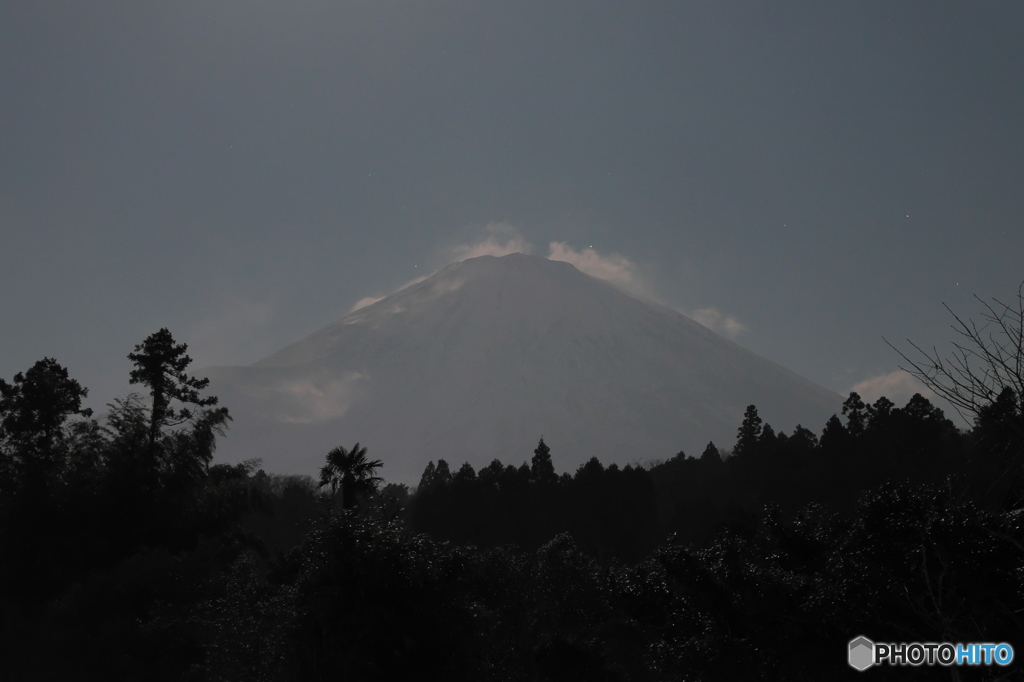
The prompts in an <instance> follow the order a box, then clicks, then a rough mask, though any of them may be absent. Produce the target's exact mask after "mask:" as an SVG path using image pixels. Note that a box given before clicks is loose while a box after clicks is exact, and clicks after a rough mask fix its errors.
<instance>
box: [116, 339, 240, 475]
mask: <svg viewBox="0 0 1024 682" xmlns="http://www.w3.org/2000/svg"><path fill="white" fill-rule="evenodd" d="M187 350H188V345H187V344H184V343H175V342H174V337H173V336H171V332H169V331H168V330H167V329H166V328H162V329H161V330H160V331H158V332H156V333H154V334H150V335H149V336H148V337H146V340H145V341H143V342H142V343H140V344H138V345H137V346H135V352H134V353H129V354H128V359H129V360H131V361H132V362H133V363H134V364H135V369H133V370H132V372H131V375H130V376H131V382H130V383H132V384H142V385H144V386H146V387H148V388H149V395H150V397H151V398H152V400H153V403H152V405H151V407H150V417H149V448H148V450H149V454H150V457H155V454H156V443H157V440H158V438H159V437H160V430H161V429H162V428H163V427H165V426H177V425H179V424H183V423H185V422H187V421H189V420H191V419H192V418H193V417H194V416H195V415H196V408H203V407H209V406H213V405H216V404H217V397H216V396H208V397H206V398H201V397H199V391H201V390H203V389H204V388H206V387H207V385H209V383H210V380H209V379H196V378H194V377H191V376H189V375H188V374H186V373H185V369H186V368H187V367H188V366H189V364H191V362H192V358H190V357H189V356H188V355H186V354H185V351H187ZM172 400H177V401H178V402H180V403H182V404H183V405H185V406H184V407H181V408H180V409H178V410H175V409H173V408H172V407H171V401H172ZM189 406H191V407H189ZM218 413H219V414H220V415H222V418H221V419H220V422H221V423H223V422H224V420H226V419H227V418H228V417H227V410H226V409H225V408H221V410H219V411H218Z"/></svg>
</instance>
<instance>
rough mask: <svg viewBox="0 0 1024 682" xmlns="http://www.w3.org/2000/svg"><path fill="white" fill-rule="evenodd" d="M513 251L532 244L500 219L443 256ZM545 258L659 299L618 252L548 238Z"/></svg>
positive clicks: (721, 329) (701, 312)
mask: <svg viewBox="0 0 1024 682" xmlns="http://www.w3.org/2000/svg"><path fill="white" fill-rule="evenodd" d="M513 253H526V254H530V253H533V245H532V244H531V243H530V242H528V241H527V240H526V238H525V237H524V236H523V234H522V233H521V232H520V231H519V229H518V228H516V227H515V226H514V225H510V224H508V223H501V222H496V223H490V224H488V225H486V226H484V227H483V229H482V234H481V235H480V236H479V237H478V238H476V239H473V240H470V241H467V242H464V243H460V244H455V245H453V246H450V247H448V248H447V249H445V250H444V254H445V257H446V258H447V259H448V261H449V262H453V263H454V262H459V261H464V260H467V259H469V258H478V257H480V256H495V257H501V256H507V255H509V254H513ZM546 258H548V259H549V260H555V261H564V262H566V263H569V264H571V265H572V266H573V267H575V268H576V269H577V270H579V271H580V272H583V273H586V274H588V275H590V276H591V277H596V278H598V279H603V280H605V281H607V282H611V283H612V284H615V285H618V286H620V287H622V288H624V289H626V290H628V291H631V292H632V293H634V294H637V295H640V296H643V297H645V298H649V299H653V300H656V301H660V297H659V296H657V295H656V294H655V293H654V287H653V286H652V285H651V283H650V282H651V279H650V278H649V277H645V276H644V275H643V274H642V272H641V268H640V267H639V266H638V265H637V264H636V263H635V262H634V261H633V260H631V259H630V258H629V257H627V256H624V255H622V254H619V253H614V252H613V253H608V254H603V253H600V252H599V251H597V250H596V249H594V248H593V247H586V248H581V249H575V248H573V247H572V246H570V245H569V243H568V242H564V241H551V242H550V243H549V244H548V254H547V256H546ZM424 279H426V276H423V277H417V278H416V279H413V280H410V281H408V282H406V283H404V284H402V285H401V286H399V287H398V288H396V289H395V291H394V292H392V293H397V292H398V291H401V290H402V289H404V288H406V287H408V286H412V285H413V284H416V283H418V282H422V281H423V280H424ZM385 297H386V296H385V295H384V294H374V295H371V296H365V297H363V298H360V299H359V300H358V301H356V302H355V304H354V305H353V306H352V308H351V309H350V310H349V312H355V311H357V310H360V309H361V308H365V307H367V306H369V305H373V304H374V303H376V302H377V301H380V300H382V299H384V298H385ZM679 312H681V313H683V314H684V315H687V316H689V317H691V318H693V319H694V320H695V321H697V322H699V323H700V324H702V325H704V326H705V327H707V328H709V329H711V330H712V331H715V332H717V333H719V334H721V335H723V336H725V337H727V338H730V339H735V338H736V337H737V336H739V335H740V334H741V333H743V332H744V331H746V329H747V327H746V325H744V324H743V323H742V322H740V321H739V320H738V319H737V318H736V317H735V316H734V315H730V314H727V313H723V312H721V311H720V310H718V308H716V307H714V306H709V307H705V308H698V309H696V310H693V311H692V312H688V311H685V310H680V311H679Z"/></svg>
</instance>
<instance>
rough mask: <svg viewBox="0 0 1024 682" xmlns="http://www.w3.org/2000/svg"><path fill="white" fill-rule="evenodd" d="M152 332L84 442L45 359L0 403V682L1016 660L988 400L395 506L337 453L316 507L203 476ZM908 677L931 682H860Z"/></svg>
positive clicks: (1002, 497)
mask: <svg viewBox="0 0 1024 682" xmlns="http://www.w3.org/2000/svg"><path fill="white" fill-rule="evenodd" d="M163 332H166V330H161V333H160V334H158V335H154V337H157V336H159V338H158V339H156V340H155V341H154V337H151V338H150V339H147V342H146V343H144V344H141V345H140V346H139V347H138V348H137V349H136V350H137V351H138V353H137V354H133V355H135V356H136V357H135V358H133V359H136V361H137V363H139V364H138V370H139V371H140V372H142V371H143V369H144V368H145V367H149V366H150V365H149V364H147V363H150V364H152V366H153V367H159V366H161V363H163V365H162V366H164V367H165V368H166V374H164V375H163V376H165V378H164V379H158V378H156V377H157V374H155V373H146V374H139V380H140V381H141V382H142V383H144V384H146V385H147V386H149V387H150V389H151V395H150V402H149V403H147V402H145V401H144V400H143V399H142V398H141V397H139V396H134V395H133V396H128V397H127V398H124V399H121V400H118V401H115V403H114V404H113V405H112V406H111V409H110V412H109V414H108V416H107V417H106V419H105V422H104V424H102V425H101V424H100V423H98V422H97V421H96V420H93V419H92V418H91V414H90V413H89V412H88V411H87V410H83V409H81V399H82V397H84V396H85V395H86V392H85V389H84V388H82V387H81V386H79V385H78V383H77V382H76V381H74V380H73V379H71V378H70V377H69V375H68V372H67V370H66V369H64V368H63V367H61V366H60V365H58V364H57V363H56V361H54V360H52V359H49V358H47V359H44V360H43V361H40V362H39V363H36V365H35V366H33V367H32V368H31V369H29V370H28V371H26V372H25V373H23V374H18V375H16V376H15V377H14V379H13V381H12V382H11V383H7V382H3V381H0V548H2V551H0V584H2V585H4V586H5V589H4V590H3V591H2V592H0V628H2V629H0V679H4V680H8V679H10V680H29V679H32V680H35V679H109V680H120V679H146V680H211V681H214V680H217V681H220V680H268V681H269V680H323V679H357V680H394V679H411V678H424V679H453V680H485V681H486V680H495V681H497V680H639V681H644V680H659V681H660V680H737V679H743V680H747V679H764V680H807V679H846V678H850V679H859V678H858V677H857V676H858V675H860V674H861V673H856V672H854V671H853V670H852V669H851V668H850V667H849V666H847V665H846V661H845V658H844V657H845V650H846V644H847V642H848V641H849V640H850V639H851V638H852V637H854V636H856V635H859V634H865V635H868V636H870V637H872V638H874V639H876V640H878V641H908V640H911V641H954V642H972V641H1008V642H1010V643H1013V644H1015V645H1018V648H1019V644H1020V642H1021V641H1022V640H1021V636H1022V634H1024V618H1022V613H1024V587H1022V586H1024V528H1022V519H1024V512H1022V511H1021V499H1022V485H1021V476H1020V467H1019V462H1020V452H1021V446H1022V441H1021V436H1020V433H1021V432H1020V429H1019V428H1018V427H1019V418H1020V415H1019V408H1018V405H1019V400H1018V396H1017V394H1016V393H1014V392H1013V390H1012V389H1006V390H1005V391H1003V392H1002V393H1001V394H998V395H996V396H994V397H993V399H992V400H991V401H990V403H989V404H988V405H986V406H984V407H983V408H982V409H980V410H979V413H978V416H977V420H976V422H975V425H974V429H973V430H972V431H971V432H970V433H967V434H963V433H960V432H959V431H957V430H956V429H955V428H954V427H953V425H952V424H951V423H950V422H949V421H948V420H947V419H946V418H945V417H944V415H943V414H942V412H941V411H939V410H938V409H936V408H935V407H934V406H933V405H931V404H930V403H929V402H928V401H927V400H925V399H924V398H923V397H921V396H914V398H912V399H911V400H910V401H909V402H908V403H907V405H906V406H904V407H902V408H897V407H896V406H895V405H893V404H892V403H891V402H889V401H888V400H885V399H884V398H882V399H880V400H878V401H875V402H874V403H873V404H871V405H868V404H865V403H864V402H863V401H862V400H861V398H860V397H859V396H857V395H856V394H851V395H850V397H849V399H848V400H847V401H846V403H845V404H844V405H843V410H842V416H839V415H837V416H835V417H833V418H832V419H830V420H829V422H828V423H827V424H826V425H825V427H824V430H823V432H822V435H821V437H820V438H819V437H817V436H816V435H815V434H814V433H813V432H811V431H809V430H808V429H805V428H803V427H797V428H796V429H795V430H794V431H793V433H791V434H786V433H781V432H776V431H775V430H774V429H773V428H772V427H771V426H770V425H768V424H765V423H763V422H762V421H761V419H760V418H759V417H758V415H757V409H756V407H754V406H750V407H749V408H748V410H747V414H746V415H745V417H744V420H743V424H741V426H740V428H739V429H738V438H737V443H736V446H735V447H734V449H733V451H732V452H731V453H729V452H723V451H721V450H719V448H718V447H716V446H715V445H714V444H711V443H709V444H708V446H707V447H706V448H705V449H704V452H703V453H702V454H701V456H700V457H699V458H690V457H687V456H686V455H685V454H683V453H679V454H678V455H677V456H675V457H673V458H672V459H670V460H669V461H667V462H664V463H661V464H658V465H656V466H652V467H649V468H644V467H639V466H634V465H628V466H625V467H621V468H620V467H619V466H617V465H615V464H610V465H608V466H605V465H604V464H602V463H601V462H600V461H598V460H597V459H596V458H595V459H591V460H589V461H587V462H586V463H584V464H583V465H582V466H580V467H579V468H578V469H577V470H576V471H575V472H574V473H573V474H571V475H570V474H562V475H558V474H557V473H556V462H557V450H555V451H553V450H552V449H551V448H550V447H549V446H548V445H547V444H546V443H545V442H544V441H543V440H541V441H540V442H539V444H538V446H537V448H536V450H535V451H534V453H533V458H532V460H531V461H530V462H529V463H527V462H523V463H522V464H521V465H520V466H514V465H511V464H509V465H506V464H503V463H501V462H499V461H494V462H492V463H490V464H488V465H487V466H485V467H483V468H481V469H480V470H479V471H476V470H475V469H474V468H473V467H472V466H470V465H469V464H463V465H461V466H459V467H458V468H457V469H456V470H455V471H454V473H453V471H452V468H451V467H450V466H449V464H448V463H447V462H446V461H445V460H438V461H437V462H436V463H435V462H431V463H430V464H428V465H427V467H426V469H425V471H424V473H423V477H422V479H421V481H420V485H419V486H418V488H417V489H416V490H415V492H414V493H410V491H409V489H408V488H407V487H405V486H402V485H395V484H389V485H385V486H383V487H380V485H379V483H380V481H379V479H377V478H376V476H375V475H374V472H375V470H376V468H377V467H379V466H380V462H379V461H377V460H368V459H367V458H366V448H361V447H360V446H359V445H358V444H357V445H356V446H355V447H353V448H352V449H351V450H346V449H345V448H336V449H334V450H332V451H331V452H329V453H326V456H325V466H324V471H323V476H322V479H321V481H320V485H317V483H318V482H317V481H314V480H313V479H312V478H309V477H301V476H275V475H269V474H267V473H265V472H263V471H261V470H259V469H258V464H257V463H256V462H247V463H242V464H236V465H227V464H213V454H214V448H215V445H216V440H217V437H218V436H220V435H222V433H223V430H224V427H225V425H226V420H227V412H226V410H224V409H223V408H221V409H210V408H212V406H213V405H215V399H212V398H201V397H200V396H199V394H198V391H199V390H200V389H201V388H205V383H202V382H199V381H196V380H193V379H191V378H190V377H188V375H187V374H186V373H185V371H186V369H187V365H188V362H187V360H188V358H187V356H185V355H184V350H185V347H184V345H178V344H175V343H174V342H173V339H171V337H170V333H169V332H167V333H166V334H163ZM165 337H166V338H165ZM161 339H162V340H161ZM151 341H152V343H150V342H151ZM157 341H160V343H157ZM164 341H166V343H164ZM161 349H162V350H161ZM158 351H159V352H158ZM161 354H162V355H161ZM144 357H148V358H150V359H148V360H147V359H144ZM157 357H162V358H163V359H162V360H160V361H159V362H158V361H157V360H155V359H153V358H157ZM151 360H152V362H151ZM148 371H149V370H146V372H148ZM160 381H164V382H165V383H163V384H161V385H160V386H158V385H157V384H159V382H160ZM161 386H162V388H161ZM175 386H176V387H177V388H175ZM159 395H162V396H163V398H162V399H159V400H158V397H159ZM171 400H177V401H178V402H181V403H183V404H184V405H185V406H184V407H180V408H177V407H176V408H173V409H172V408H171V407H170V404H171V403H170V401H171ZM161 401H162V402H161ZM154 405H157V406H158V408H154ZM182 410H184V412H183V411H182ZM186 413H187V414H186ZM154 424H156V426H157V428H156V429H154ZM910 672H912V673H915V675H914V676H916V677H926V678H931V677H936V678H939V679H949V677H950V676H949V672H950V671H949V670H946V669H925V668H921V669H916V670H913V671H910V670H907V669H903V668H879V669H875V670H872V671H870V673H867V674H870V675H871V676H872V677H873V678H879V679H898V678H899V679H901V678H903V677H905V676H906V675H907V674H908V673H910ZM957 672H958V674H959V675H960V678H959V679H964V680H974V679H977V680H986V679H993V680H994V679H996V678H997V676H998V675H999V673H1001V672H1006V671H1001V670H999V669H993V668H987V667H970V668H961V669H959V670H958V671H957Z"/></svg>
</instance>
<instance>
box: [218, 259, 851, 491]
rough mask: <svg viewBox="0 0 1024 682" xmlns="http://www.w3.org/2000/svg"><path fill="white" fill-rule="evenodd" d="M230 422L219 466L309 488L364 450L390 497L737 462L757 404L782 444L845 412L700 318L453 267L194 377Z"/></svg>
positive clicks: (589, 282)
mask: <svg viewBox="0 0 1024 682" xmlns="http://www.w3.org/2000/svg"><path fill="white" fill-rule="evenodd" d="M198 374H199V376H208V377H209V378H210V380H211V390H212V392H213V393H215V394H216V395H218V396H220V398H221V404H223V405H226V406H228V407H229V409H230V410H231V414H232V416H233V418H234V421H233V423H232V424H231V431H230V435H229V437H228V438H227V439H225V440H223V441H221V444H220V448H221V449H220V452H219V458H220V459H225V460H227V461H231V462H234V461H239V460H242V459H247V458H251V457H259V458H261V459H262V460H263V468H265V469H266V470H268V471H275V472H279V473H309V474H312V473H315V471H316V470H317V469H318V468H319V467H320V466H321V465H322V464H323V459H324V455H325V454H326V452H327V451H328V450H329V449H330V448H332V447H334V446H337V445H345V446H346V447H350V446H351V445H352V444H354V443H355V442H356V441H358V442H360V443H362V444H363V445H366V446H368V447H369V454H370V455H371V456H372V457H373V458H376V459H381V460H383V461H384V465H385V466H384V469H383V470H382V471H381V472H380V473H381V474H382V475H383V476H384V477H385V478H386V479H387V480H389V481H395V482H403V483H410V484H415V483H416V482H417V481H418V480H419V476H420V473H421V472H422V471H423V468H424V466H425V465H426V463H427V462H428V461H429V460H437V459H439V458H443V459H446V460H448V462H449V463H451V464H452V465H453V466H456V467H457V466H458V465H459V464H461V463H462V462H463V461H468V462H470V463H471V464H472V465H473V466H474V467H475V468H480V467H481V466H484V465H486V464H487V463H489V462H490V461H491V460H493V459H495V458H497V459H500V460H501V461H503V462H505V463H514V464H519V463H521V462H522V461H524V460H528V459H529V457H530V455H531V453H532V451H533V448H534V447H535V446H536V444H537V440H538V439H539V438H540V437H541V436H542V435H543V437H544V439H545V441H546V442H547V443H548V444H549V445H550V446H551V449H552V456H553V458H554V461H555V465H556V468H557V469H558V470H560V471H574V470H575V469H576V468H577V467H578V466H579V465H580V464H582V463H583V462H585V461H586V460H588V459H589V458H590V457H594V456H596V457H598V458H599V459H601V460H602V461H603V462H605V463H606V464H608V463H612V462H616V463H618V464H620V465H624V464H627V463H630V462H635V461H646V460H649V459H664V458H669V457H671V456H673V455H674V454H676V453H677V452H679V451H680V450H685V451H686V452H687V454H690V455H699V454H700V453H701V451H702V450H703V448H704V446H705V445H706V444H707V443H708V441H711V440H713V441H714V442H715V443H716V444H717V445H719V446H720V447H724V448H729V447H731V446H732V444H733V442H734V441H735V435H736V429H737V427H738V426H739V424H740V422H741V420H742V418H743V412H744V409H745V408H746V406H747V405H750V404H755V405H757V407H758V409H759V412H760V414H761V416H762V417H763V418H764V419H765V421H766V422H768V423H770V424H771V425H772V426H773V427H774V428H775V429H776V430H785V431H790V430H792V428H793V427H794V426H796V425H797V424H798V423H801V424H803V425H805V426H808V427H809V428H811V429H813V430H817V429H818V428H819V427H820V425H821V424H823V423H824V422H825V421H826V420H827V419H828V417H829V416H831V415H832V414H833V413H835V412H837V411H838V410H839V409H840V405H841V403H842V398H841V397H840V396H838V395H837V394H835V393H832V392H831V391H828V390H827V389H824V388H822V387H820V386H817V385H816V384H814V383H812V382H810V381H807V380H806V379H803V378H802V377H800V376H798V375H797V374H795V373H794V372H792V371H790V370H788V369H786V368H784V367H781V366H779V365H777V364H775V363H773V362H771V361H769V360H766V359H764V358H761V357H759V356H757V355H755V354H754V353H751V352H750V351H747V350H745V349H744V348H742V347H740V346H739V345H737V344H735V343H733V342H732V341H729V340H728V339H725V338H724V337H722V336H720V335H718V334H716V333H714V332H713V331H711V330H709V329H707V328H706V327H703V326H701V325H700V324H698V323H696V322H694V321H693V320H691V319H690V318H688V317H686V316H684V315H682V314H680V313H678V312H676V311H674V310H671V309H669V308H667V307H665V306H661V305H658V304H655V303H652V302H649V301H645V300H641V299H639V298H637V297H635V296H633V295H631V294H629V293H626V292H624V291H622V290H620V289H618V288H616V287H615V286H613V285H611V284H609V283H607V282H605V281H602V280H599V279H596V278H594V277H591V276H589V275H586V274H583V273H582V272H580V271H578V270H577V269H576V268H574V267H573V266H572V265H570V264H568V263H564V262H559V261H551V260H548V259H546V258H541V257H536V256H527V255H523V254H512V255H509V256H504V257H500V258H496V257H492V256H481V257H479V258H471V259H468V260H465V261H462V262H460V263H455V264H452V265H450V266H448V267H446V268H443V269H442V270H439V271H438V272H436V273H435V274H434V275H432V276H431V277H429V278H427V279H426V280H424V281H422V282H419V283H417V284H413V285H411V286H409V287H406V288H405V289H403V290H401V291H399V292H398V293H396V294H394V295H392V296H389V297H387V298H384V299H382V300H380V301H378V302H377V303H374V304H373V305H370V306H367V307H366V308H362V309H360V310H357V311H355V312H353V313H351V314H349V315H347V316H346V317H344V318H342V319H341V320H339V321H338V322H336V323H334V324H331V325H329V326H327V327H325V328H324V329H322V330H320V331H318V332H316V333H314V334H312V335H311V336H309V337H307V338H305V339H303V340H301V341H299V342H297V343H295V344H292V345H291V346H288V347H287V348H285V349H283V350H281V351H280V352H278V353H275V354H273V355H271V356H270V357H268V358H266V359H264V360H261V361H260V362H257V363H255V364H253V365H249V366H245V367H214V368H207V369H205V370H200V371H199V372H198Z"/></svg>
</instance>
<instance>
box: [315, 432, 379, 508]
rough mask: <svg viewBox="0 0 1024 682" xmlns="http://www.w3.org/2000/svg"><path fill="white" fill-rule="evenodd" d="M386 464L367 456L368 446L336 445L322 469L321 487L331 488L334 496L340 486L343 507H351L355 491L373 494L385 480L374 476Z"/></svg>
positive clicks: (353, 503) (353, 504) (357, 444)
mask: <svg viewBox="0 0 1024 682" xmlns="http://www.w3.org/2000/svg"><path fill="white" fill-rule="evenodd" d="M382 466H384V463H383V462H381V461H380V460H379V459H374V460H368V459H366V448H365V447H364V448H360V447H359V443H356V444H355V445H354V446H353V447H352V449H351V450H346V449H345V448H344V447H336V448H334V449H333V450H331V451H330V452H328V453H327V463H326V464H325V465H324V466H323V467H321V469H320V487H321V488H323V487H324V486H330V487H331V495H335V494H337V492H338V487H339V486H340V487H341V504H342V509H346V510H347V509H352V507H354V506H355V502H356V499H355V498H356V493H360V492H364V493H372V492H374V491H375V490H376V489H377V484H378V483H380V482H382V481H383V480H384V479H382V478H380V477H379V476H374V474H376V473H377V469H379V468H380V467H382Z"/></svg>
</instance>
